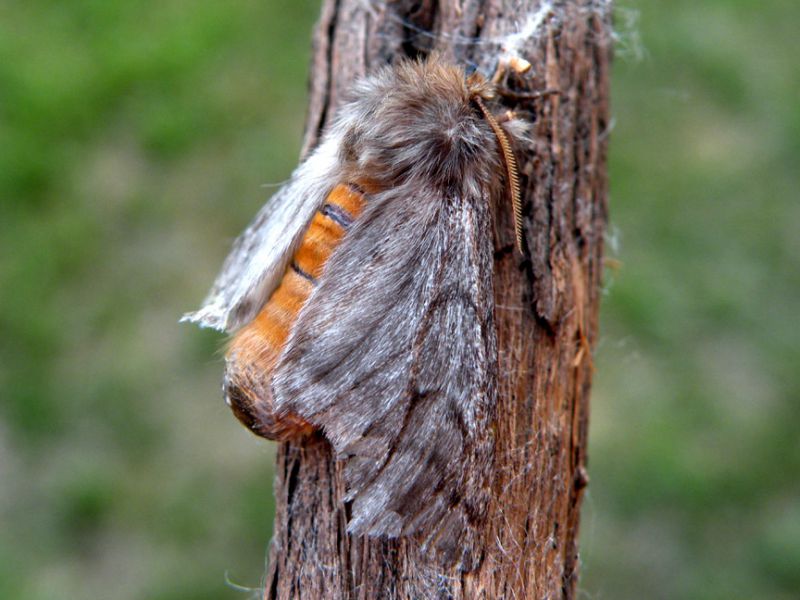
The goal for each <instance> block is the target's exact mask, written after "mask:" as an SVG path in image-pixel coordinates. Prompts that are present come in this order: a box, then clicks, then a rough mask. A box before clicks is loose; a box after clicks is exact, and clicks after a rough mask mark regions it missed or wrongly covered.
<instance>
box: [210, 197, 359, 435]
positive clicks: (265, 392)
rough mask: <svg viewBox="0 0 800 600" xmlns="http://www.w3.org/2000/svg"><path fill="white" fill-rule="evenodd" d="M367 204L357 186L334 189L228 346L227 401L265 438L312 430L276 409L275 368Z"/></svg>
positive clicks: (305, 423)
mask: <svg viewBox="0 0 800 600" xmlns="http://www.w3.org/2000/svg"><path fill="white" fill-rule="evenodd" d="M364 204H365V196H364V193H363V192H362V190H361V189H360V188H359V187H358V186H356V185H351V184H340V185H337V186H336V187H335V188H334V189H333V190H332V191H331V193H330V194H329V195H328V197H327V198H326V199H325V202H324V204H323V205H322V207H321V208H320V209H319V210H318V211H317V212H316V213H315V214H314V217H313V219H312V220H311V223H310V224H309V226H308V228H307V229H306V232H305V234H304V235H303V237H302V239H301V241H300V245H299V246H298V248H297V250H296V251H295V253H294V256H293V257H292V260H291V261H290V263H289V266H288V267H287V268H286V271H285V273H284V275H283V278H282V279H281V281H280V283H279V284H278V287H277V288H276V289H275V291H274V292H273V293H272V295H271V296H270V298H269V300H268V301H267V303H266V304H265V305H264V306H263V308H262V309H261V311H260V312H259V313H258V315H257V316H256V318H255V319H254V320H253V321H252V322H251V323H250V324H248V325H247V326H246V327H244V328H242V329H241V330H240V331H239V332H238V333H237V334H236V335H235V336H234V338H233V340H232V341H231V343H230V345H229V347H228V352H227V354H226V373H225V382H224V385H223V392H224V394H225V400H226V402H227V403H228V405H229V406H230V407H231V410H232V411H233V413H234V414H235V415H236V417H237V418H238V419H239V421H241V422H242V424H244V425H245V426H246V427H247V428H248V429H250V430H251V431H253V432H254V433H255V434H257V435H259V436H261V437H265V438H268V439H278V440H286V439H291V438H296V437H302V436H304V435H307V434H308V433H310V432H311V431H312V430H313V429H314V428H313V426H311V425H310V424H309V423H308V422H306V421H304V420H303V419H300V418H299V417H296V416H293V415H291V414H289V415H283V414H281V415H277V414H276V413H275V410H274V404H273V398H272V391H271V384H270V382H271V377H272V371H273V369H274V367H275V364H276V362H277V360H278V357H279V356H280V354H281V351H282V350H283V346H284V344H285V343H286V340H287V339H288V337H289V333H290V332H291V329H292V326H293V325H294V322H295V320H296V319H297V315H298V314H299V313H300V309H302V307H303V305H304V304H305V303H306V301H307V300H308V298H309V296H310V295H311V292H312V291H313V290H314V288H315V287H316V285H317V281H318V280H319V278H320V276H321V275H322V272H323V269H324V267H325V263H326V262H327V261H328V258H329V257H330V255H331V253H332V252H333V250H334V249H335V248H336V246H338V245H339V243H340V242H341V240H342V239H343V238H344V236H345V234H346V233H347V230H348V229H349V227H350V225H351V224H352V223H353V221H354V220H355V219H356V218H357V217H358V215H359V214H361V211H362V210H363V207H364Z"/></svg>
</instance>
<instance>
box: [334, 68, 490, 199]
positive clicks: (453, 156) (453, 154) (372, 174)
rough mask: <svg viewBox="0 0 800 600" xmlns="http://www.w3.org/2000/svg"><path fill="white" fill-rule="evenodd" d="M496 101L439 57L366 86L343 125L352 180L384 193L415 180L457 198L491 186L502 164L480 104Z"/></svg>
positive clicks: (481, 82) (479, 82)
mask: <svg viewBox="0 0 800 600" xmlns="http://www.w3.org/2000/svg"><path fill="white" fill-rule="evenodd" d="M492 95H493V92H492V85H491V84H490V83H489V82H487V81H486V80H485V79H483V78H481V77H479V76H477V75H470V76H467V75H466V74H465V72H464V70H463V69H462V68H461V67H457V66H455V65H451V64H448V63H444V62H442V61H440V60H438V59H436V58H432V59H431V58H429V59H428V60H427V61H425V62H418V61H406V62H402V63H400V64H398V65H395V66H394V67H393V68H386V69H382V70H379V71H377V72H376V73H375V74H373V75H370V76H369V77H366V78H365V79H362V80H361V81H360V82H359V83H358V84H357V85H356V86H355V87H354V90H353V92H352V95H351V100H350V102H349V103H348V104H347V105H345V106H344V107H343V110H342V113H341V118H340V123H339V127H340V131H341V135H342V144H341V158H342V161H343V163H344V165H345V169H346V171H347V175H348V176H354V177H355V178H356V179H362V180H363V179H364V178H366V179H369V180H371V181H374V182H375V184H376V186H377V187H379V188H388V187H394V186H397V185H401V184H403V183H406V182H409V181H412V180H415V181H418V182H425V183H430V184H432V185H435V186H440V187H443V188H445V189H447V190H448V191H452V192H453V193H459V189H460V188H463V187H464V186H468V187H469V186H478V187H480V186H485V185H487V184H488V183H489V182H490V181H489V180H491V179H492V177H493V176H494V173H495V172H496V170H497V169H498V168H501V167H502V165H501V162H502V157H501V156H500V154H499V153H498V147H497V142H496V136H495V133H494V132H493V130H492V128H491V126H490V124H489V123H488V122H487V121H486V118H485V116H484V114H482V112H481V110H479V107H478V106H477V105H476V104H475V102H474V99H475V98H476V97H479V98H485V99H489V98H491V97H492Z"/></svg>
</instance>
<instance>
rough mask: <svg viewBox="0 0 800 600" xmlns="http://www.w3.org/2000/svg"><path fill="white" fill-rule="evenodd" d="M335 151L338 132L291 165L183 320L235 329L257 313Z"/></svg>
mask: <svg viewBox="0 0 800 600" xmlns="http://www.w3.org/2000/svg"><path fill="white" fill-rule="evenodd" d="M338 149H339V140H338V138H337V136H336V135H330V136H328V138H327V139H326V140H325V141H324V142H323V143H322V144H320V146H319V147H318V148H317V149H316V150H315V151H314V152H313V153H312V154H310V155H309V156H308V158H307V159H306V160H305V161H304V162H303V163H302V164H301V165H300V166H299V167H298V168H297V169H295V171H294V172H293V173H292V177H291V179H290V180H289V181H288V182H287V183H286V184H285V185H284V186H283V187H281V189H280V190H278V192H277V193H276V194H275V195H274V196H273V197H272V198H271V199H270V200H269V201H268V202H267V203H266V204H265V205H264V207H263V208H262V209H261V210H260V211H259V213H258V214H257V215H256V217H255V219H254V220H253V222H252V223H251V224H250V225H249V226H248V227H247V229H246V230H245V231H244V232H243V233H242V234H241V235H240V236H239V237H238V238H237V240H236V241H235V242H234V244H233V249H232V250H231V252H230V254H229V255H228V257H227V258H226V259H225V263H224V264H223V266H222V270H221V271H220V273H219V274H218V275H217V278H216V280H215V281H214V285H213V286H212V288H211V291H210V292H209V294H208V296H207V297H206V299H205V300H204V301H203V305H202V306H201V308H200V309H199V310H197V311H195V312H191V313H187V314H185V315H184V316H183V318H182V319H181V321H182V322H183V321H189V322H192V323H197V324H199V325H200V326H202V327H211V328H214V329H218V330H220V331H234V330H236V329H238V328H239V327H241V326H242V325H244V324H246V323H248V322H249V321H251V320H252V319H253V318H254V317H255V316H256V314H257V313H258V311H259V309H260V308H261V307H262V306H263V304H264V302H265V301H266V300H267V298H269V295H270V294H271V293H272V291H273V290H274V289H275V287H277V285H278V283H279V282H280V279H281V277H282V276H283V273H284V271H285V269H286V265H287V264H288V261H289V260H290V258H291V256H292V253H293V251H294V249H295V247H296V245H297V244H298V242H299V240H300V238H301V237H302V234H303V231H304V230H305V226H306V225H307V224H308V222H309V221H310V220H311V218H312V217H313V215H314V212H315V211H316V210H317V208H319V206H320V204H321V203H322V202H323V201H324V199H325V196H326V194H327V193H328V191H330V188H331V187H332V185H333V182H334V180H335V177H336V175H337V171H338V168H339V159H338Z"/></svg>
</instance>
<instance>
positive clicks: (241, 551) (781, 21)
mask: <svg viewBox="0 0 800 600" xmlns="http://www.w3.org/2000/svg"><path fill="white" fill-rule="evenodd" d="M618 6H619V9H618V15H617V29H618V30H619V37H620V39H619V45H618V54H617V60H616V62H615V65H614V84H613V112H614V115H615V129H614V131H613V135H612V144H611V165H610V167H611V173H610V176H611V211H612V212H611V215H612V227H611V231H610V235H609V248H608V250H609V255H610V256H612V257H614V258H616V259H618V260H619V261H621V263H622V266H621V268H619V269H617V270H615V271H611V272H609V273H608V276H607V284H606V288H607V294H606V296H605V298H604V304H603V311H602V335H601V340H600V345H599V348H598V352H597V358H596V368H597V370H596V384H595V387H594V392H593V397H592V406H593V413H592V431H591V443H590V446H591V448H590V473H591V478H592V483H591V486H590V488H589V493H588V495H587V498H586V501H585V505H584V512H583V521H582V534H581V546H582V560H583V565H582V574H583V576H582V579H581V582H580V597H582V598H591V599H618V598H622V599H626V598H630V599H634V598H637V599H638V598H700V599H704V598H708V599H716V598H720V599H722V598H726V599H730V598H742V599H745V598H748V599H749V598H774V599H784V598H786V599H789V598H798V597H800V483H799V479H800V435H798V425H800V404H799V403H798V400H799V399H800V318H798V317H800V311H799V310H798V309H799V308H800V203H798V190H800V160H798V157H799V156H800V44H798V41H797V40H798V34H799V33H800V3H798V2H796V1H795V0H785V1H780V0H776V1H772V2H757V1H755V0H729V1H722V0H716V1H714V0H706V1H704V2H694V1H688V0H680V1H674V0H673V1H671V2H659V1H658V0H642V1H634V0H627V1H625V2H619V3H618ZM317 10H318V5H317V2H316V1H312V0H303V1H302V2H298V1H296V0H295V1H289V0H287V1H285V2H270V1H268V0H231V1H229V2H224V3H223V2H182V1H180V0H160V1H158V2H154V1H152V0H140V1H138V2H131V1H126V2H107V1H101V0H71V1H70V2H45V1H43V0H27V1H25V2H21V1H13V0H10V1H8V2H5V3H3V4H2V6H0V397H2V402H0V520H1V525H0V598H14V599H23V600H39V599H42V600H44V599H47V600H50V599H53V598H58V599H66V600H71V599H86V598H108V599H113V600H116V599H129V598H130V599H139V598H141V599H145V598H147V599H157V600H171V599H206V598H208V599H211V598H215V599H216V598H242V597H247V595H246V594H243V593H242V592H241V591H238V590H236V589H233V588H232V587H231V586H229V585H227V584H226V576H227V577H228V578H229V579H230V580H231V581H232V582H234V583H237V584H239V585H242V586H249V587H258V585H259V583H260V578H261V574H262V571H263V561H264V555H265V550H266V545H267V541H268V539H269V536H270V526H271V525H270V524H271V510H272V495H271V489H270V488H271V480H272V471H271V469H272V453H273V447H272V445H271V444H270V443H268V442H259V441H258V440H256V439H255V438H254V437H252V436H251V435H249V434H248V433H247V432H245V431H244V430H243V429H242V428H241V427H239V425H238V424H237V422H236V421H235V420H234V419H233V418H231V416H230V414H229V412H228V409H227V408H226V407H225V406H224V404H223V403H222V401H221V397H220V391H219V388H220V376H221V362H220V353H219V351H220V348H221V345H222V339H221V338H220V336H218V335H215V334H214V333H208V332H202V331H200V330H197V329H195V328H193V327H190V326H178V325H177V317H178V316H179V315H180V314H181V313H182V312H183V311H185V310H187V309H191V308H194V307H195V306H197V304H198V302H199V301H200V300H201V298H202V297H203V296H204V294H205V292H206V290H207V288H208V286H209V285H210V283H211V281H212V279H213V276H214V275H215V273H216V271H217V270H218V268H219V266H220V264H221V262H222V259H223V257H224V255H225V254H226V252H227V250H228V248H229V245H230V242H231V241H232V238H233V237H234V236H235V235H236V234H237V233H238V232H239V231H240V230H241V229H242V228H243V227H244V225H245V224H246V223H247V222H248V221H249V219H250V218H251V217H252V216H253V215H254V213H255V212H256V210H257V209H258V208H259V207H260V205H261V204H262V202H263V200H264V199H265V198H266V197H267V196H268V195H269V193H270V192H271V189H268V188H265V187H264V184H267V183H274V182H279V181H281V180H283V179H285V178H286V176H287V175H288V174H289V172H290V171H291V169H292V167H293V166H294V165H295V163H296V157H297V154H298V152H299V146H300V137H301V132H302V123H303V119H304V116H305V87H306V77H307V64H308V57H309V45H310V44H309V39H310V38H309V35H310V31H311V27H312V23H313V21H314V19H315V18H316V13H317ZM637 16H638V19H636V17H637ZM637 38H638V39H637ZM226 574H227V575H226Z"/></svg>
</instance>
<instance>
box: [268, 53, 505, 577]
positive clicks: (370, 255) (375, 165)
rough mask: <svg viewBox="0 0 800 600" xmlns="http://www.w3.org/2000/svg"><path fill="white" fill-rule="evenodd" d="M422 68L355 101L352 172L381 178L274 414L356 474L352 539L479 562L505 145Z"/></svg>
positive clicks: (310, 315)
mask: <svg viewBox="0 0 800 600" xmlns="http://www.w3.org/2000/svg"><path fill="white" fill-rule="evenodd" d="M434 68H435V69H436V72H435V73H429V72H426V67H425V66H424V65H423V66H419V65H414V66H413V67H408V66H406V67H403V68H401V70H399V71H397V70H395V71H388V70H387V71H384V72H382V73H380V74H379V75H377V76H375V77H372V78H370V79H368V80H366V81H365V82H362V83H361V85H360V86H359V87H358V88H357V89H356V96H357V97H358V98H359V100H357V101H356V103H355V104H353V105H351V106H350V107H348V109H347V110H348V111H353V112H357V111H361V110H364V111H365V112H366V111H368V112H369V113H370V114H371V118H369V119H364V120H363V121H359V122H357V126H356V128H355V130H354V131H351V132H348V133H349V135H350V137H349V141H348V142H346V143H348V144H350V146H349V147H347V148H346V151H347V152H346V153H347V156H349V157H350V159H349V163H348V164H347V168H346V172H347V173H348V174H349V176H351V177H354V178H358V177H364V174H369V175H370V176H371V178H372V179H373V180H374V179H376V178H379V179H380V181H379V182H378V187H379V188H380V189H383V190H385V191H383V192H380V193H378V194H375V195H373V196H371V197H370V198H369V200H368V203H367V208H366V210H365V212H364V214H363V215H362V216H361V218H359V220H358V221H357V222H356V223H355V225H354V226H353V228H352V229H351V230H350V231H349V232H348V235H347V237H346V238H345V240H344V241H343V242H342V243H341V245H340V246H339V247H338V248H337V249H336V250H335V251H334V253H333V255H332V256H331V258H330V259H329V261H328V263H327V265H326V268H325V272H324V275H323V277H322V279H321V281H320V284H319V286H318V287H317V288H316V289H315V290H314V292H313V293H312V295H311V297H310V298H309V300H308V302H307V303H306V305H305V306H304V307H303V309H302V310H301V312H300V316H299V318H298V320H297V322H296V324H295V326H294V327H293V329H292V333H291V334H290V337H289V340H288V342H287V344H286V347H285V350H284V352H283V355H282V357H281V359H280V360H279V362H278V365H277V366H276V368H275V373H274V378H273V392H274V399H275V406H276V410H277V412H278V413H279V414H281V413H283V414H296V415H299V416H300V417H301V418H303V419H305V420H307V421H309V422H310V423H312V424H313V425H316V426H318V427H320V428H321V429H322V430H323V431H324V433H325V435H326V436H327V437H328V439H330V441H331V443H332V444H333V446H334V449H335V450H336V452H337V454H338V456H339V457H340V458H341V459H343V460H345V461H346V464H345V477H346V481H347V485H348V499H349V500H351V501H352V519H351V521H350V524H349V531H350V532H351V533H353V534H362V533H368V534H370V535H379V536H389V537H395V536H399V535H409V534H418V535H419V536H420V538H421V541H422V543H423V546H424V547H425V548H426V549H427V550H429V551H431V552H432V553H434V554H436V555H439V556H440V557H442V558H443V559H444V560H445V561H446V562H449V563H452V564H457V565H459V566H460V567H461V568H463V569H467V570H469V569H472V568H474V567H475V566H476V565H477V564H478V561H479V560H480V550H479V549H478V547H477V543H478V540H477V535H478V532H479V531H480V529H479V528H478V527H477V526H478V524H479V523H481V522H482V521H483V520H484V518H485V513H486V507H487V502H488V497H489V494H490V486H491V475H492V462H493V452H494V440H493V436H492V429H491V424H492V421H493V418H494V408H495V401H496V390H495V379H496V368H497V367H496V361H497V348H496V334H495V328H494V321H493V309H494V300H493V293H492V272H493V267H492V249H493V242H492V236H491V231H492V226H491V220H490V202H491V201H492V199H493V197H494V198H496V197H497V195H498V194H502V189H503V188H502V186H500V185H499V183H500V181H499V178H498V177H497V175H496V173H497V172H498V170H499V169H500V159H499V154H498V147H497V139H496V138H495V136H494V134H493V132H492V130H491V128H490V127H489V125H488V124H487V122H486V120H485V118H482V117H481V115H480V113H479V112H478V111H477V109H476V107H475V106H474V105H473V104H472V103H471V101H470V93H471V92H470V91H469V90H468V89H467V88H466V86H465V84H464V77H463V74H462V73H460V72H459V71H458V70H456V69H452V68H451V69H448V70H444V71H443V70H442V69H441V68H440V67H438V66H437V67H434Z"/></svg>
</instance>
